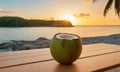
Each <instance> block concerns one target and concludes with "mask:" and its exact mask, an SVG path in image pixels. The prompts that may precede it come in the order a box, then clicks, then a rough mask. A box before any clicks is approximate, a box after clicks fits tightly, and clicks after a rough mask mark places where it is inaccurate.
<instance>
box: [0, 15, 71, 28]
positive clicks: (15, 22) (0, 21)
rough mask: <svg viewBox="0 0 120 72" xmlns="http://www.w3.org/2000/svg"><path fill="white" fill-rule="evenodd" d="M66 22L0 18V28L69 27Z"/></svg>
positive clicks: (69, 24) (9, 17)
mask: <svg viewBox="0 0 120 72" xmlns="http://www.w3.org/2000/svg"><path fill="white" fill-rule="evenodd" d="M71 26H72V24H71V22H70V21H67V20H39V19H24V18H22V17H13V16H3V17H0V27H71Z"/></svg>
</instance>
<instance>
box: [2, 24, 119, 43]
mask: <svg viewBox="0 0 120 72" xmlns="http://www.w3.org/2000/svg"><path fill="white" fill-rule="evenodd" d="M56 33H72V34H77V35H79V36H80V37H96V36H109V35H112V34H120V26H77V27H20V28H2V27H1V28H0V43H4V42H9V41H10V40H35V39H37V38H39V37H45V38H48V39H51V38H52V37H53V36H54V35H55V34H56Z"/></svg>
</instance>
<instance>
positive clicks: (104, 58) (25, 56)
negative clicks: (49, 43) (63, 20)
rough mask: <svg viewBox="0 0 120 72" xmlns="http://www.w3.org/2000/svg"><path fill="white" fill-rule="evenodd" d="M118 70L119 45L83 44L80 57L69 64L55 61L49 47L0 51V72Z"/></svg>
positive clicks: (119, 69)
mask: <svg viewBox="0 0 120 72" xmlns="http://www.w3.org/2000/svg"><path fill="white" fill-rule="evenodd" d="M91 71H93V72H103V71H106V72H109V71H112V72H120V46H119V45H112V44H102V43H101V44H91V45H83V51H82V54H81V56H80V58H79V59H78V60H77V61H75V62H74V63H73V64H71V65H61V64H59V63H58V62H56V61H55V60H54V59H53V58H52V56H51V54H50V50H49V48H44V49H34V50H25V51H14V52H5V53H0V72H91Z"/></svg>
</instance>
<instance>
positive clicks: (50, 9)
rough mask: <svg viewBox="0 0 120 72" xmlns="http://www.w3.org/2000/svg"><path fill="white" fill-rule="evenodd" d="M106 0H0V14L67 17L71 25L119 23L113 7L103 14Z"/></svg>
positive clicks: (49, 17)
mask: <svg viewBox="0 0 120 72" xmlns="http://www.w3.org/2000/svg"><path fill="white" fill-rule="evenodd" d="M107 1H108V0H98V1H97V2H95V3H93V2H92V0H0V16H20V17H23V18H26V19H31V18H32V19H46V20H49V19H55V20H61V19H68V20H70V21H71V22H72V23H73V25H120V19H119V18H118V16H117V15H115V12H114V8H113V6H112V8H111V9H110V10H109V12H108V14H107V16H106V17H104V16H103V11H104V7H105V5H106V3H107Z"/></svg>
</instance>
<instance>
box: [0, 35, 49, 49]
mask: <svg viewBox="0 0 120 72" xmlns="http://www.w3.org/2000/svg"><path fill="white" fill-rule="evenodd" d="M49 44H50V40H49V39H47V38H44V37H40V38H38V39H36V40H34V41H23V40H21V41H15V40H11V41H10V42H8V43H2V44H0V49H6V48H11V49H12V50H13V51H19V50H29V49H39V48H47V47H49Z"/></svg>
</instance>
